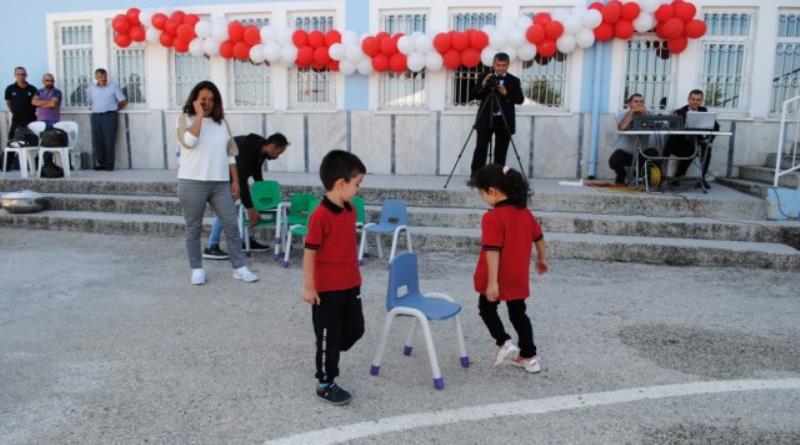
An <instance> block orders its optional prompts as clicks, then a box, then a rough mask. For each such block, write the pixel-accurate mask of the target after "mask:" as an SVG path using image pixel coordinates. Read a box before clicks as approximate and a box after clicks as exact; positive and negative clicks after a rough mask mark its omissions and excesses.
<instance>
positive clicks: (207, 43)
mask: <svg viewBox="0 0 800 445" xmlns="http://www.w3.org/2000/svg"><path fill="white" fill-rule="evenodd" d="M219 45H220V43H219V40H217V39H215V38H213V37H211V38H208V39H205V40H203V52H204V53H205V54H206V55H207V56H209V57H214V56H216V55H218V54H219Z"/></svg>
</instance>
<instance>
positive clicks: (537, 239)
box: [533, 235, 544, 243]
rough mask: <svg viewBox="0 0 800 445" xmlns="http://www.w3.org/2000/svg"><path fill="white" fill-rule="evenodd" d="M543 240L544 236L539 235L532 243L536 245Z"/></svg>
mask: <svg viewBox="0 0 800 445" xmlns="http://www.w3.org/2000/svg"><path fill="white" fill-rule="evenodd" d="M543 239H544V235H539V236H538V237H536V238H535V239H534V240H533V242H534V243H538V242H539V241H542V240H543Z"/></svg>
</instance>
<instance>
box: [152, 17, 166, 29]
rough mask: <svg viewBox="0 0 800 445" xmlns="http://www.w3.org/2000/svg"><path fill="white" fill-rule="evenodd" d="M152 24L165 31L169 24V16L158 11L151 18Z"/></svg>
mask: <svg viewBox="0 0 800 445" xmlns="http://www.w3.org/2000/svg"><path fill="white" fill-rule="evenodd" d="M150 24H151V25H153V28H155V29H157V30H159V31H163V30H164V27H165V26H166V25H167V16H166V15H164V14H162V13H160V12H157V13H155V14H153V18H151V19H150Z"/></svg>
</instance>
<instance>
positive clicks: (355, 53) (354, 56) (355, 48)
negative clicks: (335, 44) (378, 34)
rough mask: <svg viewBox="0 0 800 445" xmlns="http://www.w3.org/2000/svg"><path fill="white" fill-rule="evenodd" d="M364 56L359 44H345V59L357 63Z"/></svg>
mask: <svg viewBox="0 0 800 445" xmlns="http://www.w3.org/2000/svg"><path fill="white" fill-rule="evenodd" d="M363 57H364V53H363V52H362V51H361V45H352V46H347V48H346V49H345V55H344V58H345V60H348V61H350V62H353V63H358V62H359V61H361V59H362V58H363Z"/></svg>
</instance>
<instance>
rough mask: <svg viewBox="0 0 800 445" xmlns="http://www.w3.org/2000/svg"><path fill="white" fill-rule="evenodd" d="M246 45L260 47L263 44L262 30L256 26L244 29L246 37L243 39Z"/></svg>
mask: <svg viewBox="0 0 800 445" xmlns="http://www.w3.org/2000/svg"><path fill="white" fill-rule="evenodd" d="M242 39H243V40H244V43H247V44H248V45H250V46H253V45H258V44H259V43H261V30H260V29H258V26H256V25H249V26H247V27H246V28H245V29H244V36H243V37H242Z"/></svg>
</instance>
